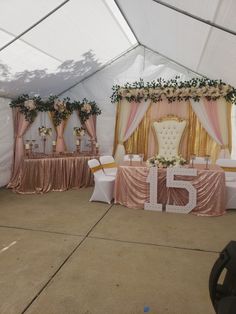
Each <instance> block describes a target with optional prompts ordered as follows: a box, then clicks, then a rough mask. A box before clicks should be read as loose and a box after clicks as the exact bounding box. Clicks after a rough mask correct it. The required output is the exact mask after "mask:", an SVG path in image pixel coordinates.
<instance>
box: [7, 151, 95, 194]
mask: <svg viewBox="0 0 236 314" xmlns="http://www.w3.org/2000/svg"><path fill="white" fill-rule="evenodd" d="M92 158H97V157H95V156H73V157H72V156H71V157H68V156H66V157H60V158H58V157H57V158H53V157H50V158H38V159H37V158H29V159H24V160H23V161H22V164H21V167H20V170H19V174H18V175H17V177H16V178H15V179H14V181H12V182H10V183H9V184H8V187H9V188H12V189H13V190H14V191H15V192H17V193H21V194H33V193H46V192H49V191H65V190H68V189H71V188H81V187H87V186H92V185H93V175H92V173H91V171H90V169H89V167H88V160H89V159H92Z"/></svg>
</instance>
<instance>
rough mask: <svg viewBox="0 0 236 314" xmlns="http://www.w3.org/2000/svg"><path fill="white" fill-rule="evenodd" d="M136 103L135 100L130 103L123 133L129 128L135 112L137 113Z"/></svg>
mask: <svg viewBox="0 0 236 314" xmlns="http://www.w3.org/2000/svg"><path fill="white" fill-rule="evenodd" d="M138 105H139V104H138V103H137V102H134V101H132V103H131V109H130V114H129V119H128V122H127V126H126V130H125V133H126V132H127V130H128V129H129V127H130V125H131V122H132V121H133V119H134V117H135V115H136V113H137V110H138Z"/></svg>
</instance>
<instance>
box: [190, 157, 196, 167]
mask: <svg viewBox="0 0 236 314" xmlns="http://www.w3.org/2000/svg"><path fill="white" fill-rule="evenodd" d="M195 159H196V155H195V154H192V155H191V156H190V160H191V168H194V160H195Z"/></svg>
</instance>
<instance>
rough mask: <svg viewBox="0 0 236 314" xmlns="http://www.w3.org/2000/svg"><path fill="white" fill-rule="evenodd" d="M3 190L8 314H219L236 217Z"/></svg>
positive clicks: (1, 257) (1, 290)
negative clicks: (216, 268) (219, 268)
mask: <svg viewBox="0 0 236 314" xmlns="http://www.w3.org/2000/svg"><path fill="white" fill-rule="evenodd" d="M91 193H92V189H90V188H88V189H81V190H70V191H67V192H63V193H53V192H51V193H48V194H44V195H19V194H15V193H13V192H12V191H10V190H5V189H0V314H20V313H27V314H36V313H37V314H74V313H75V314H100V313H101V314H102V313H103V314H110V313H112V314H139V313H140V314H141V313H144V308H145V307H148V308H149V312H148V313H149V314H166V313H168V314H208V313H209V314H213V313H214V311H213V308H212V306H211V303H210V299H209V293H208V278H209V273H210V270H211V268H212V266H213V263H214V261H215V260H216V259H217V257H218V253H219V252H220V251H221V250H222V249H223V248H224V246H225V245H226V244H227V243H228V242H229V241H230V240H233V239H234V240H235V239H236V228H235V225H236V210H235V211H229V212H228V213H227V214H226V215H225V216H222V217H214V218H210V217H196V216H193V215H190V214H189V215H181V214H167V213H158V212H151V211H150V212H149V211H144V210H135V209H133V210H132V209H128V208H125V207H122V206H117V205H112V206H111V205H108V204H103V203H95V202H94V203H90V202H88V200H89V197H90V195H91Z"/></svg>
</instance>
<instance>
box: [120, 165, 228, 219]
mask: <svg viewBox="0 0 236 314" xmlns="http://www.w3.org/2000/svg"><path fill="white" fill-rule="evenodd" d="M195 168H197V176H196V177H186V176H175V179H179V180H187V181H189V182H191V184H192V185H193V186H194V187H195V188H196V190H197V205H196V207H195V208H194V209H193V210H192V211H191V213H192V214H195V215H199V216H220V215H223V214H224V213H225V207H226V198H225V195H226V188H225V173H224V171H223V170H222V169H221V168H220V167H218V166H214V165H211V166H210V169H209V170H205V169H204V166H203V165H196V167H195ZM148 172H149V169H148V168H147V167H146V166H145V164H143V165H139V163H136V164H135V163H133V165H129V164H128V163H126V164H122V165H120V166H119V167H118V170H117V177H116V182H115V203H118V204H122V205H124V206H126V207H130V208H137V209H143V208H144V203H145V202H148V201H149V184H148V183H147V182H146V181H147V176H148ZM188 197H189V196H188V192H187V191H186V190H185V189H182V188H167V187H166V169H158V200H157V201H158V203H161V204H175V205H185V204H186V203H187V202H188Z"/></svg>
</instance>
